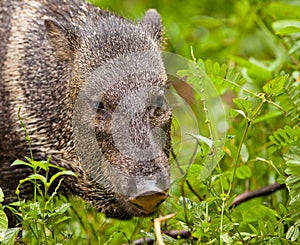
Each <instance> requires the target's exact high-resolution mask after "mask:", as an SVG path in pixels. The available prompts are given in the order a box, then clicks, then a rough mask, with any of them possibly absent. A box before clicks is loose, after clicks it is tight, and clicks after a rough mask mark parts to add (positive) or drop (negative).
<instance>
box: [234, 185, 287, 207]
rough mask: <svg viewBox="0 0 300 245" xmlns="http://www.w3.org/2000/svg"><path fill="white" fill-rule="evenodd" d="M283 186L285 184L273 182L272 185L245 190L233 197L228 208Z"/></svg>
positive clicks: (265, 194)
mask: <svg viewBox="0 0 300 245" xmlns="http://www.w3.org/2000/svg"><path fill="white" fill-rule="evenodd" d="M283 188H285V184H278V183H274V184H272V185H269V186H265V187H263V188H260V189H258V190H253V191H245V192H244V193H242V194H240V195H238V196H237V197H236V198H235V199H234V201H233V202H232V204H231V205H230V207H229V208H232V207H235V206H237V205H239V204H241V203H242V202H245V201H247V200H249V199H253V198H255V197H261V196H267V195H269V194H271V193H273V192H275V191H277V190H280V189H283Z"/></svg>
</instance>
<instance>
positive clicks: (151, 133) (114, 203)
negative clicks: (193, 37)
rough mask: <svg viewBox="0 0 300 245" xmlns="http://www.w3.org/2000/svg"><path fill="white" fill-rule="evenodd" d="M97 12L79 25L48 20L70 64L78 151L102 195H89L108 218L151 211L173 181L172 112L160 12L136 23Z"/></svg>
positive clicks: (54, 44) (57, 49)
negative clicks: (170, 168)
mask: <svg viewBox="0 0 300 245" xmlns="http://www.w3.org/2000/svg"><path fill="white" fill-rule="evenodd" d="M94 12H95V13H90V12H89V13H88V12H87V13H86V16H81V17H80V18H79V17H78V19H79V20H77V22H76V23H74V20H73V23H70V21H69V22H68V21H54V20H53V19H46V20H45V25H46V29H47V32H48V39H49V41H50V43H51V45H52V47H53V49H54V51H55V53H56V55H57V57H59V59H62V60H64V61H65V62H66V63H67V64H68V65H69V66H71V67H72V73H71V74H70V84H69V86H68V89H69V90H68V93H69V94H70V111H71V112H72V134H73V143H74V148H75V150H76V153H77V156H78V159H79V162H80V167H81V168H82V169H83V171H84V173H85V174H86V176H87V177H88V180H89V181H90V183H92V185H93V186H94V187H95V188H94V189H95V190H97V192H98V193H95V195H94V197H88V199H90V200H91V199H93V198H94V199H95V200H92V201H93V202H94V203H95V204H96V205H97V207H98V209H99V210H100V211H102V212H104V213H106V214H107V215H108V216H111V217H117V218H129V217H131V216H145V215H150V214H152V213H153V212H154V211H155V210H156V209H157V207H158V205H159V204H160V203H161V202H162V201H163V200H164V199H165V198H166V197H167V194H166V191H167V190H168V186H169V162H168V155H169V150H170V135H169V130H170V123H171V112H170V110H169V108H168V104H167V102H166V99H165V96H164V87H165V85H166V79H167V77H166V73H165V70H164V66H163V62H162V58H161V53H160V46H161V42H162V27H161V21H160V17H159V15H158V13H157V12H156V11H155V10H149V11H147V12H146V14H145V16H144V18H143V19H142V21H140V22H139V23H133V22H131V21H128V20H125V19H123V18H120V17H118V16H115V15H113V14H111V13H109V12H105V11H100V10H99V11H98V10H97V11H94ZM79 181H80V180H79ZM99 193H100V197H99ZM83 196H84V195H83ZM97 198H99V200H97Z"/></svg>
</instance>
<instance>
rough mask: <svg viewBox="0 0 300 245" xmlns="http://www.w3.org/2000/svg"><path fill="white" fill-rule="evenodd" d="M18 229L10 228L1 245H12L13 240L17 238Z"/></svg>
mask: <svg viewBox="0 0 300 245" xmlns="http://www.w3.org/2000/svg"><path fill="white" fill-rule="evenodd" d="M19 231H20V229H19V228H10V229H8V230H7V231H6V232H5V236H4V239H3V241H2V245H14V244H15V240H16V238H17V236H18V233H19Z"/></svg>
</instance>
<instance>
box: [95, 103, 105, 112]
mask: <svg viewBox="0 0 300 245" xmlns="http://www.w3.org/2000/svg"><path fill="white" fill-rule="evenodd" d="M101 110H104V105H103V103H102V102H101V101H100V102H99V104H98V107H97V112H99V111H101Z"/></svg>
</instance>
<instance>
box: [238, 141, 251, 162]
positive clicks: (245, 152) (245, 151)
mask: <svg viewBox="0 0 300 245" xmlns="http://www.w3.org/2000/svg"><path fill="white" fill-rule="evenodd" d="M240 155H241V159H242V162H243V163H245V162H247V161H248V159H249V152H248V149H247V146H246V145H245V144H242V148H241V153H240Z"/></svg>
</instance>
